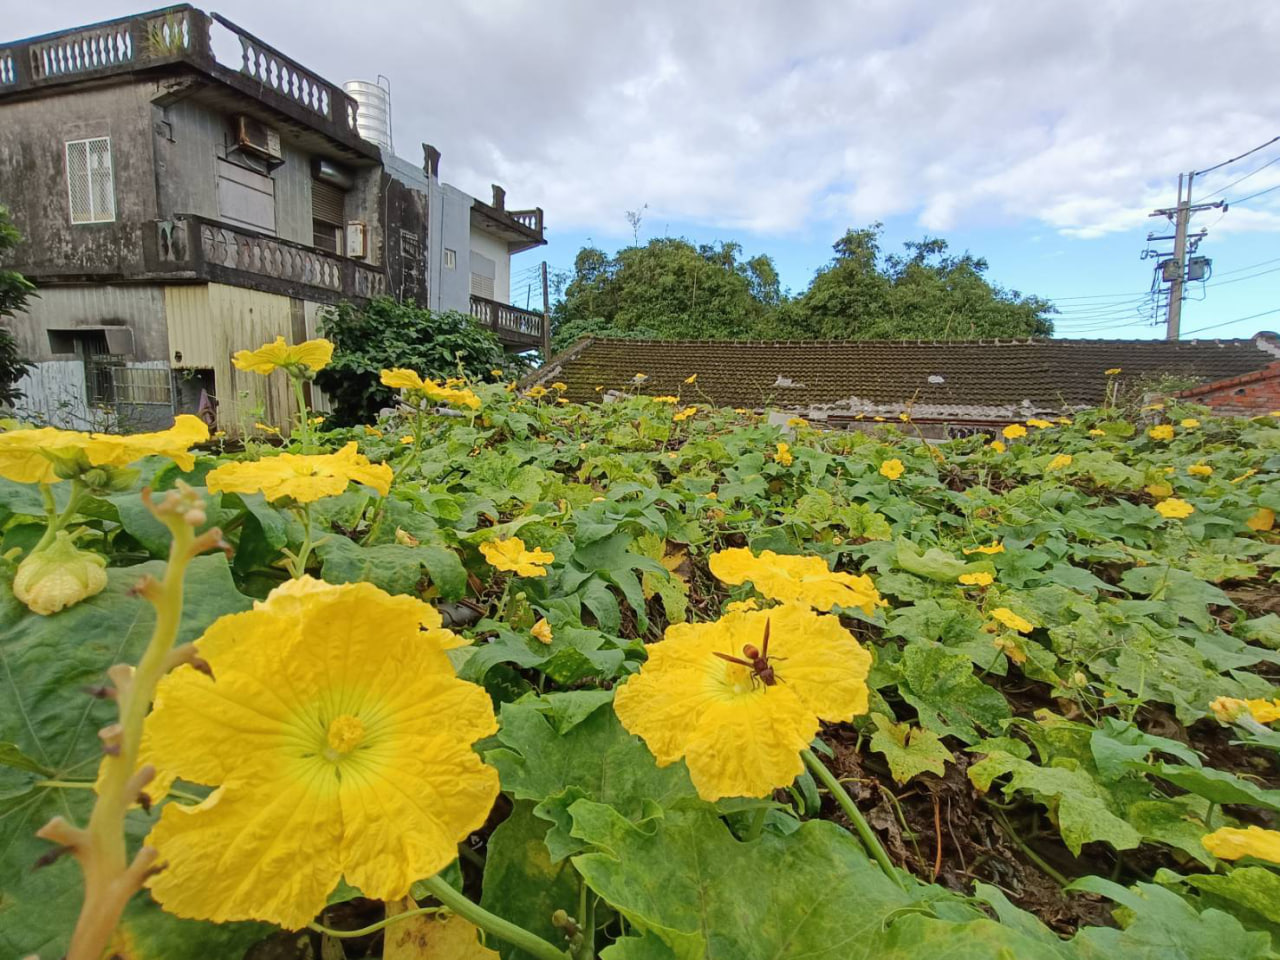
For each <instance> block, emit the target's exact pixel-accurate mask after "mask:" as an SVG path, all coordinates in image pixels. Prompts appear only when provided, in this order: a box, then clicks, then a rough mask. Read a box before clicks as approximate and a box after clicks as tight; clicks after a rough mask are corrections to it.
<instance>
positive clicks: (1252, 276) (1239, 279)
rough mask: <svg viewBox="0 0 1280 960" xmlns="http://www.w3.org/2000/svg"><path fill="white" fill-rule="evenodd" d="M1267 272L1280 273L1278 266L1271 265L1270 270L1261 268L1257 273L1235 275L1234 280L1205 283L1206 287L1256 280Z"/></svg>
mask: <svg viewBox="0 0 1280 960" xmlns="http://www.w3.org/2000/svg"><path fill="white" fill-rule="evenodd" d="M1269 273H1280V267H1272V268H1271V269H1270V270H1262V271H1260V272H1259V273H1251V274H1249V276H1247V277H1236V278H1235V279H1234V280H1219V281H1218V282H1216V283H1206V284H1205V286H1206V287H1225V286H1228V285H1229V284H1232V283H1242V282H1243V281H1245V280H1256V279H1257V278H1258V277H1265V276H1266V275H1267V274H1269Z"/></svg>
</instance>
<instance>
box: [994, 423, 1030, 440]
mask: <svg viewBox="0 0 1280 960" xmlns="http://www.w3.org/2000/svg"><path fill="white" fill-rule="evenodd" d="M1000 432H1001V433H1002V434H1004V438H1005V439H1006V440H1016V439H1017V438H1018V437H1025V436H1026V435H1027V428H1026V427H1024V426H1023V425H1022V424H1020V423H1011V424H1009V425H1008V426H1007V427H1005V428H1004V429H1003V430H1001V431H1000Z"/></svg>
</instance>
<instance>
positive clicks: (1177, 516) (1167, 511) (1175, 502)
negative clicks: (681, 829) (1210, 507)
mask: <svg viewBox="0 0 1280 960" xmlns="http://www.w3.org/2000/svg"><path fill="white" fill-rule="evenodd" d="M1195 512H1196V508H1195V507H1193V506H1192V505H1191V504H1189V503H1187V501H1185V500H1179V499H1178V498H1177V497H1170V498H1169V499H1168V500H1161V501H1160V502H1159V503H1157V504H1156V513H1158V514H1160V516H1162V517H1164V518H1165V519H1167V520H1181V519H1183V518H1184V517H1189V516H1191V515H1192V514H1193V513H1195Z"/></svg>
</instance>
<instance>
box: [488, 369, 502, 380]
mask: <svg viewBox="0 0 1280 960" xmlns="http://www.w3.org/2000/svg"><path fill="white" fill-rule="evenodd" d="M489 376H491V377H498V378H502V377H503V376H505V374H504V373H503V372H502V371H501V370H499V369H498V368H497V367H494V368H493V369H492V370H490V371H489Z"/></svg>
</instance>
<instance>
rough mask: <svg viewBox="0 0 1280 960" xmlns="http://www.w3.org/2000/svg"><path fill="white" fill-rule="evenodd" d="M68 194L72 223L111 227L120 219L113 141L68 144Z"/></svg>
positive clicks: (100, 139)
mask: <svg viewBox="0 0 1280 960" xmlns="http://www.w3.org/2000/svg"><path fill="white" fill-rule="evenodd" d="M67 194H68V196H69V197H70V200H71V222H72V223H108V222H110V221H112V220H115V218H116V200H115V183H114V179H113V176H112V171H111V138H110V137H94V138H92V139H89V140H69V141H67Z"/></svg>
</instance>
